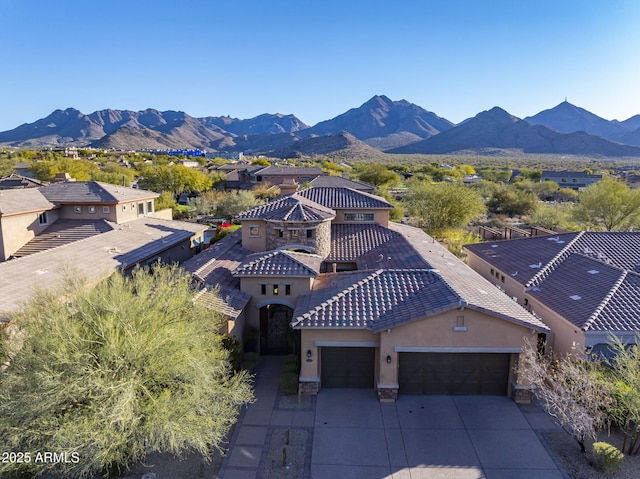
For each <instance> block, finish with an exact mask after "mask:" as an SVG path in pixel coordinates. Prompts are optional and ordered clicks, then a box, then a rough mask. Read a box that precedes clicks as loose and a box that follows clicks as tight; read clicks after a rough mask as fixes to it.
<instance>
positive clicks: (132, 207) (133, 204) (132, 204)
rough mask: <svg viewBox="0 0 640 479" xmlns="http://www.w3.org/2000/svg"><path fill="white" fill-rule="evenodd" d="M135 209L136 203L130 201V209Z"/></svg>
mask: <svg viewBox="0 0 640 479" xmlns="http://www.w3.org/2000/svg"><path fill="white" fill-rule="evenodd" d="M135 209H136V204H135V203H131V211H134V210H135Z"/></svg>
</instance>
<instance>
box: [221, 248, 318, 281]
mask: <svg viewBox="0 0 640 479" xmlns="http://www.w3.org/2000/svg"><path fill="white" fill-rule="evenodd" d="M320 263H322V257H321V256H318V255H316V254H307V253H298V252H295V251H280V250H273V251H267V252H264V253H255V254H252V255H249V256H247V257H246V259H245V260H244V261H243V262H242V263H241V264H240V265H239V266H238V267H237V268H236V270H235V271H234V273H233V274H234V276H288V277H290V278H293V277H296V278H300V277H303V278H309V277H316V276H317V275H318V273H319V272H320Z"/></svg>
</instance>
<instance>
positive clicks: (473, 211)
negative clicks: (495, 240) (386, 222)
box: [404, 180, 486, 233]
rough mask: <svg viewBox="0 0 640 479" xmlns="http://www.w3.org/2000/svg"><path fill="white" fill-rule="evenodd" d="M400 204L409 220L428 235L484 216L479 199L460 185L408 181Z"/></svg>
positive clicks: (474, 193) (481, 202) (480, 199)
mask: <svg viewBox="0 0 640 479" xmlns="http://www.w3.org/2000/svg"><path fill="white" fill-rule="evenodd" d="M408 187H409V192H408V193H407V195H406V196H405V198H404V201H405V203H406V205H407V209H408V210H409V214H411V216H413V217H415V218H417V219H418V221H419V222H420V225H421V226H422V227H424V228H425V229H427V230H428V231H429V233H437V232H439V231H442V230H445V229H448V228H458V227H461V226H465V225H466V224H467V223H468V222H469V221H471V220H472V219H474V218H477V217H479V216H481V215H482V214H484V212H485V211H486V208H485V206H484V202H483V200H482V198H481V197H480V195H478V193H476V192H475V191H474V190H473V189H471V188H467V187H466V186H464V185H463V184H462V183H448V182H446V183H445V182H442V183H429V182H427V181H420V180H412V181H410V182H409V184H408Z"/></svg>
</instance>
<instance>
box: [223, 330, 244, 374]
mask: <svg viewBox="0 0 640 479" xmlns="http://www.w3.org/2000/svg"><path fill="white" fill-rule="evenodd" d="M222 347H223V348H224V349H226V350H227V351H229V362H230V363H231V367H233V370H234V371H236V372H237V371H240V363H241V362H242V353H241V352H240V340H239V339H238V338H236V337H235V336H231V335H230V334H224V335H223V336H222Z"/></svg>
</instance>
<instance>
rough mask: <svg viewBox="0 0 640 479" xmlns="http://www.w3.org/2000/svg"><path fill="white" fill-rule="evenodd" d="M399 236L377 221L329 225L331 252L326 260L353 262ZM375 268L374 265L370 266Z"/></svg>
mask: <svg viewBox="0 0 640 479" xmlns="http://www.w3.org/2000/svg"><path fill="white" fill-rule="evenodd" d="M398 238H400V234H398V233H396V232H394V231H391V230H390V229H389V228H385V227H384V226H382V225H380V224H377V223H367V224H364V223H363V224H356V223H342V224H332V225H331V252H330V253H329V256H328V257H327V260H326V261H327V262H332V261H335V262H353V261H356V259H358V258H359V257H361V256H362V255H364V254H366V253H368V252H370V251H371V250H374V249H375V248H378V247H379V246H381V245H383V244H386V243H388V242H389V241H392V240H396V239H398ZM371 268H375V266H373V265H372V266H371Z"/></svg>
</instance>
